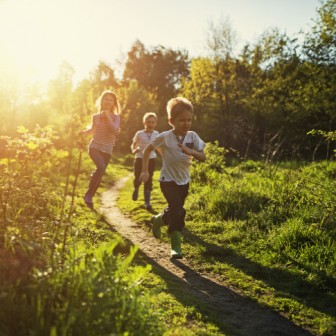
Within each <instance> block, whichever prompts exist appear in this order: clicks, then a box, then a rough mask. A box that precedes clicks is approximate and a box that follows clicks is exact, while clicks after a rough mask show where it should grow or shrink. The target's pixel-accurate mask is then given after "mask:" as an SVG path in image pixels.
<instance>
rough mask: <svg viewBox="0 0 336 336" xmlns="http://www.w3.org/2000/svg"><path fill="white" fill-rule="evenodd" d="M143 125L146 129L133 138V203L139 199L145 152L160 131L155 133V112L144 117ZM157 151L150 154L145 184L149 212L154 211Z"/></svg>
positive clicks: (146, 203)
mask: <svg viewBox="0 0 336 336" xmlns="http://www.w3.org/2000/svg"><path fill="white" fill-rule="evenodd" d="M142 121H143V124H144V129H143V130H140V131H138V132H136V133H135V135H134V138H133V143H132V145H131V150H132V153H133V154H135V160H134V170H133V171H134V180H133V186H134V190H133V193H132V199H133V201H136V200H137V199H138V197H139V187H140V185H141V181H140V174H141V170H142V158H143V150H144V149H145V148H146V146H147V145H148V144H150V143H151V141H152V140H153V139H154V138H155V137H156V136H157V135H158V134H159V132H158V131H155V127H156V124H157V116H156V114H155V113H154V112H148V113H146V114H145V115H144V116H143V119H142ZM155 158H156V153H155V151H154V150H153V151H151V152H150V153H149V161H148V173H149V177H148V179H147V181H146V182H145V183H144V199H145V206H146V209H147V210H152V205H151V203H150V200H151V191H152V188H153V174H154V169H155Z"/></svg>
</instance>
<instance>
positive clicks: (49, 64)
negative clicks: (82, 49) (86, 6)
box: [0, 0, 73, 82]
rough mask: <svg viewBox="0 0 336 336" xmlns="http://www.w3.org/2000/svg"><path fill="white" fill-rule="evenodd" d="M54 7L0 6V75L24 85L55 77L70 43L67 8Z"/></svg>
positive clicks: (32, 4) (48, 4)
mask: <svg viewBox="0 0 336 336" xmlns="http://www.w3.org/2000/svg"><path fill="white" fill-rule="evenodd" d="M56 3H58V5H57V6H54V5H53V2H49V1H42V0H33V1H20V0H13V1H3V2H0V47H1V50H0V51H1V56H0V62H1V66H0V71H3V70H4V69H6V72H7V73H8V72H12V73H13V75H19V77H20V80H21V81H22V80H23V81H26V82H31V81H47V80H50V79H51V78H53V77H55V75H56V74H57V71H58V68H59V65H60V63H61V61H62V60H66V58H67V51H68V50H70V49H71V45H70V44H71V42H73V41H72V38H71V37H72V36H71V32H69V29H70V28H69V27H70V25H69V23H70V22H69V21H70V20H71V18H70V17H69V16H68V15H67V12H68V11H67V6H66V4H64V5H60V4H59V1H57V2H56Z"/></svg>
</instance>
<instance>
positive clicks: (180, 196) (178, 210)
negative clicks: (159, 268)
mask: <svg viewBox="0 0 336 336" xmlns="http://www.w3.org/2000/svg"><path fill="white" fill-rule="evenodd" d="M160 187H161V190H162V192H163V195H164V196H165V198H166V200H167V202H168V207H167V208H166V209H165V210H164V213H163V216H162V219H163V220H165V221H166V222H168V223H169V227H168V234H169V236H170V242H171V257H172V259H181V258H183V255H182V249H181V237H182V235H181V231H182V229H183V227H184V225H185V223H184V218H185V214H186V211H185V209H184V207H183V206H184V202H185V199H186V197H187V195H188V189H189V184H186V185H177V184H176V183H175V182H162V183H160Z"/></svg>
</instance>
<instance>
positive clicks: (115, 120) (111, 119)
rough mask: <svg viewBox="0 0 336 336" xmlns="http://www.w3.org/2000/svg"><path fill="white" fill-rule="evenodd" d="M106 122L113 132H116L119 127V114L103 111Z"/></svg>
mask: <svg viewBox="0 0 336 336" xmlns="http://www.w3.org/2000/svg"><path fill="white" fill-rule="evenodd" d="M105 116H106V120H107V124H108V125H109V127H110V129H111V131H112V132H113V133H118V131H119V128H120V116H119V115H118V114H111V113H105Z"/></svg>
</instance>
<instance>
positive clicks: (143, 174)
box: [139, 172, 149, 182]
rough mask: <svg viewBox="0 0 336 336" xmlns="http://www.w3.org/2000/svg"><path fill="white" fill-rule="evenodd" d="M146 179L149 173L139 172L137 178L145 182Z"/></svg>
mask: <svg viewBox="0 0 336 336" xmlns="http://www.w3.org/2000/svg"><path fill="white" fill-rule="evenodd" d="M148 179H149V173H148V172H142V173H141V174H140V178H139V181H140V182H147V180H148Z"/></svg>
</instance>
